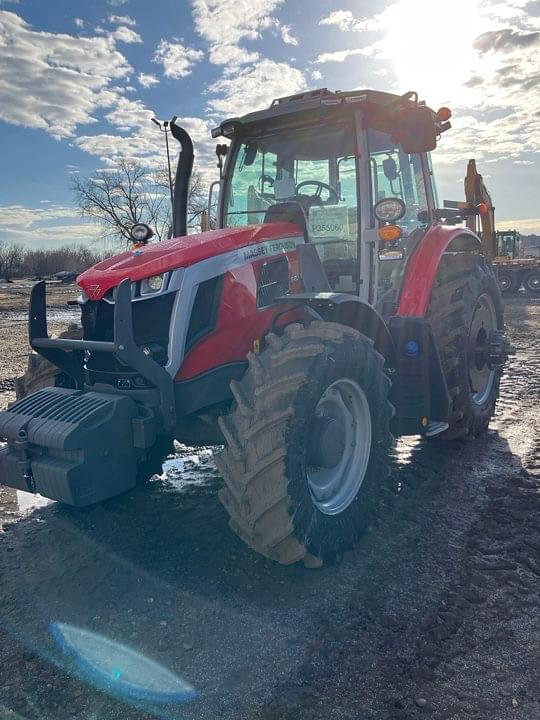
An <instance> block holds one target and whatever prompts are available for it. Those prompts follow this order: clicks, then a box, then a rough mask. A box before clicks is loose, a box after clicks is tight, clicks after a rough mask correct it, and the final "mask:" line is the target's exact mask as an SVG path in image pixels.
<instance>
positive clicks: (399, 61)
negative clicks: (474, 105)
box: [382, 0, 485, 103]
mask: <svg viewBox="0 0 540 720" xmlns="http://www.w3.org/2000/svg"><path fill="white" fill-rule="evenodd" d="M383 15H384V25H385V27H386V28H387V33H386V35H385V38H384V40H383V41H382V44H383V47H382V51H383V54H384V55H385V56H386V57H388V58H389V59H390V60H391V62H392V64H393V66H394V70H395V72H396V75H397V81H398V85H399V87H400V89H404V90H409V89H411V90H418V92H419V93H420V94H421V96H422V97H425V98H426V99H429V102H430V103H433V102H439V103H444V102H445V101H453V102H456V100H460V99H462V97H463V95H464V93H465V92H466V88H464V87H463V83H465V82H466V81H467V79H468V78H469V77H470V76H471V75H472V73H473V72H474V65H475V55H474V51H473V41H474V38H475V37H477V36H478V35H479V34H480V33H481V32H482V30H483V28H482V19H481V16H480V12H479V8H478V3H477V2H476V0H454V1H453V2H451V3H448V2H444V1H441V0H401V2H398V3H396V4H394V5H391V6H390V7H388V9H387V10H386V11H385V12H384V14H383ZM484 29H485V28H484Z"/></svg>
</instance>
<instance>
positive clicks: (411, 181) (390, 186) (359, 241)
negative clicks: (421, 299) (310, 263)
mask: <svg viewBox="0 0 540 720" xmlns="http://www.w3.org/2000/svg"><path fill="white" fill-rule="evenodd" d="M444 124H445V123H443V122H442V120H440V119H439V118H438V116H437V115H436V114H435V113H434V112H433V111H431V110H430V109H429V108H427V107H426V106H425V105H423V104H420V103H418V102H417V98H414V99H413V96H412V94H407V95H406V96H402V97H400V96H395V95H390V94H388V93H381V92H374V91H365V92H355V93H339V92H337V93H333V92H329V91H327V90H317V91H314V92H310V93H305V94H301V95H296V96H293V97H290V98H282V99H279V100H275V101H274V103H273V104H272V106H271V107H270V108H269V109H268V110H264V111H261V112H257V113H252V114H250V115H247V116H245V117H243V118H240V119H233V120H227V121H225V122H223V123H222V124H221V125H220V127H219V128H217V129H216V130H215V131H214V132H213V136H214V137H219V136H225V137H226V138H228V139H230V140H231V146H230V148H229V151H228V153H227V162H226V165H225V172H224V175H223V178H222V180H221V183H220V186H221V187H220V198H219V204H218V218H217V222H218V226H219V227H222V228H227V227H238V226H246V225H253V224H261V223H262V224H266V223H274V222H281V223H282V222H287V223H292V224H294V225H296V226H297V227H298V228H300V229H301V230H302V232H303V234H304V238H305V241H306V243H311V244H313V245H314V246H315V248H316V251H317V255H318V258H319V260H320V263H321V265H322V268H323V270H324V275H325V277H326V280H327V287H319V288H315V289H318V290H332V291H334V292H342V293H351V294H354V295H357V296H359V297H360V298H361V299H362V300H364V301H366V302H369V303H370V304H372V305H377V306H378V307H379V308H380V309H381V308H382V307H383V306H384V305H385V304H393V303H394V302H395V300H396V294H397V290H398V288H399V286H400V283H401V275H402V272H403V268H404V265H405V262H404V261H405V258H406V256H407V253H408V251H409V249H410V248H411V247H412V245H413V244H414V239H415V237H416V235H417V232H416V231H418V230H419V229H420V228H422V227H425V226H426V225H427V224H428V223H429V222H430V220H431V219H432V215H433V210H434V208H435V207H436V191H435V187H434V182H433V173H432V170H431V163H430V158H429V150H431V149H433V148H434V147H435V144H436V136H437V135H438V134H440V132H442V131H443V130H444V129H446V127H444ZM446 125H448V123H446ZM218 147H219V146H218ZM323 285H324V283H323Z"/></svg>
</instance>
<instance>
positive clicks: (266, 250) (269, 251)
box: [242, 238, 301, 260]
mask: <svg viewBox="0 0 540 720" xmlns="http://www.w3.org/2000/svg"><path fill="white" fill-rule="evenodd" d="M299 242H301V240H300V239H293V238H288V239H285V240H268V241H267V242H264V243H261V244H260V245H255V246H252V247H247V248H246V249H245V250H244V251H243V253H242V256H243V258H244V260H256V259H257V258H260V257H264V256H266V255H277V254H278V253H285V252H291V251H293V250H296V246H297V244H298V243H299Z"/></svg>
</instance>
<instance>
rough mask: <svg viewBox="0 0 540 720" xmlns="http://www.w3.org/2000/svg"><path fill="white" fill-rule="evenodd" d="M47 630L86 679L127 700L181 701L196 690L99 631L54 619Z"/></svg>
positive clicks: (186, 700) (176, 676)
mask: <svg viewBox="0 0 540 720" xmlns="http://www.w3.org/2000/svg"><path fill="white" fill-rule="evenodd" d="M50 630H51V634H52V636H53V638H54V639H55V641H56V642H57V643H58V645H59V646H60V648H61V649H62V651H63V652H64V653H65V654H66V655H67V656H69V658H70V659H71V661H72V663H73V666H74V667H73V669H74V670H75V671H76V672H77V674H78V675H79V676H80V677H81V678H82V679H83V680H85V681H86V682H88V683H90V684H92V685H94V686H96V687H97V688H99V689H100V690H104V691H105V692H108V693H109V694H111V695H114V696H115V697H118V698H120V699H122V700H127V701H130V700H131V701H145V702H151V703H157V704H160V705H162V704H163V705H165V704H167V705H170V704H173V703H185V702H189V701H191V700H194V699H195V698H196V697H197V693H196V691H195V690H194V688H192V687H191V685H189V684H188V683H187V682H186V681H185V680H183V679H182V678H181V677H178V675H175V674H174V673H173V672H171V671H170V670H168V669H167V668H166V667H163V665H160V664H159V663H157V662H155V661H154V660H151V659H150V658H148V657H146V656H145V655H142V654H141V653H138V652H136V651H135V650H133V649H131V648H129V647H127V646H126V645H122V644H121V643H118V642H115V641H114V640H110V639H109V638H107V637H104V636H103V635H99V634H98V633H94V632H91V631H90V630H83V629H82V628H77V627H74V626H73V625H68V624H66V623H61V622H55V623H52V624H51V626H50Z"/></svg>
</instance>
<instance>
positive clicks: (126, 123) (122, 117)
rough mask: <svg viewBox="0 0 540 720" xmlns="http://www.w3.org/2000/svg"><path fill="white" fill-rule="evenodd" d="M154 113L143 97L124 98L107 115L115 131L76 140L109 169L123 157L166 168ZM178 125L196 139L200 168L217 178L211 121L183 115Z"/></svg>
mask: <svg viewBox="0 0 540 720" xmlns="http://www.w3.org/2000/svg"><path fill="white" fill-rule="evenodd" d="M153 115H154V113H153V112H152V111H151V110H150V109H149V108H147V107H146V106H145V105H144V103H142V102H141V101H140V100H129V99H128V98H120V99H119V100H118V103H117V105H116V107H115V108H114V109H113V110H111V112H109V113H108V115H107V116H106V119H107V120H108V122H109V123H110V124H111V125H112V126H113V127H114V128H115V131H118V130H120V131H122V132H123V133H127V134H124V135H116V134H114V132H108V133H100V134H97V135H84V136H81V137H79V138H77V139H76V140H75V145H76V147H78V148H79V149H80V150H82V151H84V152H86V153H89V154H90V155H94V156H96V157H98V158H99V159H100V161H101V162H102V163H103V164H104V165H105V167H106V168H114V166H115V165H116V164H117V163H118V161H119V160H121V159H122V160H134V161H136V162H139V163H141V164H142V165H144V166H146V167H148V168H149V169H156V168H162V167H163V166H164V164H165V162H166V153H165V141H164V137H163V133H161V132H160V131H159V129H158V128H156V126H155V125H154V124H153V123H152V121H151V119H152V117H153ZM177 122H178V124H179V125H181V126H182V127H184V128H185V129H186V130H187V131H188V133H189V134H190V135H191V137H192V139H193V143H194V146H195V156H196V167H197V168H198V169H199V170H202V171H203V175H205V174H208V177H209V178H210V179H211V180H215V171H214V168H215V152H214V151H215V141H213V140H212V138H211V135H210V130H211V124H210V122H209V121H208V120H206V119H202V118H197V117H182V118H179V119H178V121H177ZM170 142H171V151H172V154H173V161H174V162H176V160H175V159H174V158H175V155H176V154H177V149H179V148H178V145H177V143H176V141H175V140H170Z"/></svg>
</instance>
